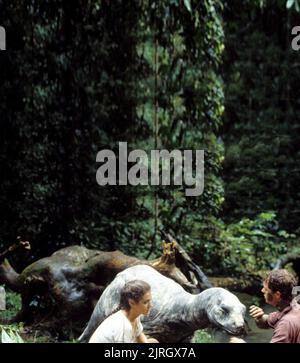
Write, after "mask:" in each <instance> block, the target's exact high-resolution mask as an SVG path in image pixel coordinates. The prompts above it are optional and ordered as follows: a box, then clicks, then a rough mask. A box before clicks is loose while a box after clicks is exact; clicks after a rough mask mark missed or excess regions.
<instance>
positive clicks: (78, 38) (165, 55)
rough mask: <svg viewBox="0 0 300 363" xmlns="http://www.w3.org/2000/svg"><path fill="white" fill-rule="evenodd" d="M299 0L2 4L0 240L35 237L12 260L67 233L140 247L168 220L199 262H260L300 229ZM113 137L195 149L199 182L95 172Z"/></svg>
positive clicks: (67, 238) (135, 144) (35, 253)
mask: <svg viewBox="0 0 300 363" xmlns="http://www.w3.org/2000/svg"><path fill="white" fill-rule="evenodd" d="M298 3H299V2H298V0H294V1H291V0H290V1H287V2H285V1H283V0H280V1H277V0H272V1H268V2H267V1H263V0H247V1H243V2H242V3H241V1H238V0H234V1H226V2H222V1H220V0H204V1H201V2H199V1H196V0H184V1H182V0H163V1H159V2H158V1H146V0H133V1H130V2H129V1H122V0H115V1H107V0H89V1H87V2H86V1H82V0H76V1H74V2H69V1H66V0H53V1H51V2H50V1H49V0H47V1H43V2H34V1H27V2H25V3H24V2H23V1H20V0H17V1H14V2H13V4H12V3H9V2H1V3H0V24H1V25H4V26H5V29H6V31H7V38H8V49H9V50H8V51H6V52H1V53H0V69H1V70H5V71H4V72H3V71H2V72H1V73H0V82H1V88H0V100H1V102H0V114H1V122H2V130H3V132H2V133H1V135H0V169H1V174H0V216H1V229H0V249H2V248H4V247H5V246H7V245H9V244H10V243H12V242H13V241H14V240H15V238H16V236H17V235H22V236H23V237H24V238H26V239H28V240H30V241H31V243H32V254H31V256H30V258H24V259H23V260H22V261H18V265H19V267H24V266H25V265H26V264H28V262H29V261H30V260H32V259H37V258H38V257H41V256H45V255H48V254H50V253H51V252H53V251H54V250H56V249H58V248H60V247H64V246H67V245H72V244H84V245H86V246H87V247H92V248H99V249H105V250H113V249H117V248H118V249H121V250H122V251H124V252H126V253H129V254H133V255H136V256H139V257H147V256H149V255H150V253H153V254H154V255H155V254H157V253H158V251H159V249H160V242H161V236H160V233H159V231H160V230H161V229H164V230H166V231H169V232H171V233H172V234H173V235H174V236H175V237H176V238H177V239H178V240H179V242H181V244H182V245H183V246H184V247H185V248H186V249H187V250H188V252H189V253H191V255H192V257H194V258H195V260H196V261H198V262H199V263H200V264H202V265H203V267H204V268H205V269H206V270H207V271H208V272H211V273H216V272H218V273H227V274H234V273H241V272H247V271H249V270H255V269H257V268H270V267H271V264H272V262H274V259H276V257H277V256H278V255H279V254H280V253H282V252H285V251H286V249H287V246H289V245H291V244H292V240H293V236H292V237H291V236H290V235H289V234H287V232H283V230H285V229H286V230H288V231H289V233H298V230H297V229H298V222H297V221H298V218H299V213H300V209H299V207H298V204H299V199H300V194H299V188H298V185H299V181H300V180H299V179H300V174H299V170H300V169H299V168H298V167H297V164H298V163H299V157H300V153H299V146H298V145H299V127H300V123H299V121H298V119H297V113H298V110H299V102H298V98H297V96H296V95H297V91H298V88H297V85H298V79H299V72H300V70H299V67H298V63H297V59H298V58H297V57H298V54H297V53H296V52H293V51H292V50H291V47H290V41H291V37H290V29H291V27H292V25H295V24H296V20H297V16H296V15H298V14H297V9H298ZM287 7H288V8H289V10H287ZM224 33H225V34H224ZM224 45H225V52H224ZM221 67H222V68H221ZM221 71H222V72H221ZM221 75H222V77H223V79H224V81H225V82H223V80H222V77H221ZM223 90H225V99H224V94H223ZM224 106H225V107H224ZM224 109H225V110H226V113H225V117H223V113H224ZM223 121H224V125H222V123H223ZM120 141H126V142H128V147H129V150H131V149H136V148H140V149H143V150H146V151H149V150H150V149H167V150H173V149H180V150H182V149H192V150H195V149H204V150H205V186H204V193H203V195H201V196H200V197H186V196H185V194H184V190H185V187H184V186H183V187H177V186H176V187H175V186H172V187H149V186H137V187H132V186H106V187H100V186H98V185H97V183H96V178H95V177H96V171H97V168H98V167H99V165H98V164H97V163H96V155H97V152H98V151H99V150H103V149H105V148H108V149H113V150H115V151H116V153H117V151H118V142H120ZM223 166H224V168H223V171H222V167H223ZM221 173H222V175H221ZM224 188H225V195H224ZM224 197H225V199H224ZM224 200H225V202H224ZM221 211H222V215H220V212H221ZM269 211H272V212H269ZM275 214H276V218H277V219H278V221H279V224H278V223H277V222H276V218H275ZM223 221H225V222H223ZM280 231H281V232H280ZM287 242H288V243H287Z"/></svg>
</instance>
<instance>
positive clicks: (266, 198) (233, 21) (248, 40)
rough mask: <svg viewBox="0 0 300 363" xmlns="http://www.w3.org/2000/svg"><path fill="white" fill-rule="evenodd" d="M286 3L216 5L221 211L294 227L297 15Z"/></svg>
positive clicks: (299, 177)
mask: <svg viewBox="0 0 300 363" xmlns="http://www.w3.org/2000/svg"><path fill="white" fill-rule="evenodd" d="M288 3H290V4H288V6H290V5H292V4H291V2H290V1H289V2H288ZM295 3H296V2H295ZM286 5H287V4H286V3H285V1H275V0H273V1H268V2H265V5H264V6H263V7H262V8H261V7H257V6H255V4H254V3H253V2H251V1H248V2H243V3H241V2H240V1H230V2H228V6H227V7H226V9H225V11H224V19H225V32H226V54H225V55H226V56H225V58H224V80H225V82H224V84H225V94H226V104H225V108H226V114H225V122H224V128H223V139H224V143H225V145H226V155H225V163H224V172H223V176H224V182H225V205H224V213H223V215H224V218H225V220H226V221H237V220H239V219H240V218H243V217H250V218H253V217H255V216H256V215H257V214H258V213H260V212H264V211H269V210H273V211H276V214H277V217H278V220H279V222H280V225H281V227H282V228H285V229H288V230H289V231H296V232H297V230H298V228H299V222H298V221H299V217H300V209H299V202H300V192H299V183H300V169H299V161H300V159H299V158H300V149H299V141H300V140H299V135H300V134H299V131H300V123H299V117H298V115H299V107H300V105H299V97H298V89H299V77H300V68H299V54H298V53H297V52H295V51H293V50H292V48H291V41H292V38H293V37H292V35H291V29H292V28H293V26H295V25H299V24H298V23H299V14H298V13H297V12H296V11H295V9H294V7H293V10H291V11H288V10H287V9H286Z"/></svg>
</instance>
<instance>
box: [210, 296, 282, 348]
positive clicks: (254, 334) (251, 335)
mask: <svg viewBox="0 0 300 363" xmlns="http://www.w3.org/2000/svg"><path fill="white" fill-rule="evenodd" d="M234 294H235V295H236V296H237V297H238V298H239V299H240V301H241V302H242V303H243V304H244V305H245V306H246V308H247V313H246V322H247V325H248V327H247V335H246V336H244V337H242V338H243V339H244V340H245V341H246V342H247V343H269V342H270V340H271V338H272V334H273V329H260V328H258V327H257V326H256V324H255V321H254V319H253V318H251V316H250V315H249V307H250V306H251V305H257V306H259V307H261V308H262V309H263V310H264V312H265V313H266V314H269V313H271V312H273V311H276V310H275V309H274V308H273V307H272V306H270V305H267V304H266V303H264V301H263V299H259V298H257V297H256V296H252V295H249V294H244V293H234ZM210 334H211V335H212V337H213V339H214V341H215V342H216V343H228V342H229V338H230V336H229V335H228V334H226V333H223V332H221V331H210Z"/></svg>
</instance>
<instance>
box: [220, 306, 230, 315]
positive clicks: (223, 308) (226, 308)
mask: <svg viewBox="0 0 300 363" xmlns="http://www.w3.org/2000/svg"><path fill="white" fill-rule="evenodd" d="M221 309H222V312H223V313H224V314H228V313H229V309H228V307H227V306H224V305H223V306H221Z"/></svg>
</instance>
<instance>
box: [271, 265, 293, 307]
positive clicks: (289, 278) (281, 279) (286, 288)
mask: <svg viewBox="0 0 300 363" xmlns="http://www.w3.org/2000/svg"><path fill="white" fill-rule="evenodd" d="M264 281H265V282H267V284H268V286H269V289H271V290H272V291H273V292H276V291H279V292H280V293H281V297H282V299H283V300H292V291H293V287H295V286H296V285H297V279H296V278H295V277H294V276H293V275H292V274H291V273H290V272H288V271H287V270H285V269H280V270H273V271H271V272H269V273H268V274H267V276H266V278H265V280H264Z"/></svg>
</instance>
